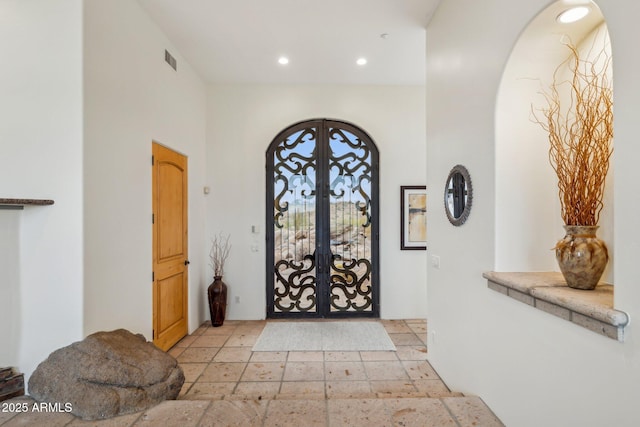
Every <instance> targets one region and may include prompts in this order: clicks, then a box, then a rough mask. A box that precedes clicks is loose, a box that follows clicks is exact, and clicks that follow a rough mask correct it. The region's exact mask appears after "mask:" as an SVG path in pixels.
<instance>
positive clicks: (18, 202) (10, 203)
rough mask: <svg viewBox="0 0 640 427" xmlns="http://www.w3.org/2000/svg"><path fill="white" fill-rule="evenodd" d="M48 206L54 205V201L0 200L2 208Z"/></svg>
mask: <svg viewBox="0 0 640 427" xmlns="http://www.w3.org/2000/svg"><path fill="white" fill-rule="evenodd" d="M27 205H28V206H47V205H53V200H47V199H7V198H4V199H3V198H0V206H27Z"/></svg>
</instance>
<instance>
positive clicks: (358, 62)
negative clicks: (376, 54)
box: [356, 58, 367, 65]
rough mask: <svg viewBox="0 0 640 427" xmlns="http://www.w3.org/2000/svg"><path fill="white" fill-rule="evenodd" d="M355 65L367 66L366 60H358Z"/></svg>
mask: <svg viewBox="0 0 640 427" xmlns="http://www.w3.org/2000/svg"><path fill="white" fill-rule="evenodd" d="M356 64H358V65H367V58H358V60H357V61H356Z"/></svg>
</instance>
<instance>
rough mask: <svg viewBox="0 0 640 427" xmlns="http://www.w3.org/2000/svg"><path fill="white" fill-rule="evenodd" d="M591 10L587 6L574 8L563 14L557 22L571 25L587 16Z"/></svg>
mask: <svg viewBox="0 0 640 427" xmlns="http://www.w3.org/2000/svg"><path fill="white" fill-rule="evenodd" d="M588 13H589V8H588V7H587V6H578V7H572V8H571V9H567V10H565V11H564V12H562V13H561V14H560V15H558V17H557V18H556V20H557V21H558V22H560V23H561V24H570V23H572V22H576V21H579V20H581V19H582V18H584V17H585V16H587V14H588Z"/></svg>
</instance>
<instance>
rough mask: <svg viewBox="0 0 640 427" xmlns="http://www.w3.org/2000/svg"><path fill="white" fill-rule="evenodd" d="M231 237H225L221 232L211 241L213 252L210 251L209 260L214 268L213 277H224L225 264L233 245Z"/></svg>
mask: <svg viewBox="0 0 640 427" xmlns="http://www.w3.org/2000/svg"><path fill="white" fill-rule="evenodd" d="M230 237H231V236H230V235H226V236H225V235H224V234H223V233H222V232H220V233H219V234H218V235H217V236H215V237H213V238H212V239H211V250H210V251H209V258H210V259H211V262H210V264H209V265H211V268H213V275H214V276H220V277H222V276H223V275H224V262H225V261H226V260H227V257H228V256H229V251H230V250H231V244H230V243H229V238H230Z"/></svg>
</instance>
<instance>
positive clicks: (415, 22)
mask: <svg viewBox="0 0 640 427" xmlns="http://www.w3.org/2000/svg"><path fill="white" fill-rule="evenodd" d="M138 2H139V3H140V4H141V5H142V7H143V8H144V9H145V10H146V11H147V12H148V14H149V15H150V16H151V18H152V19H153V20H154V21H155V22H156V23H157V24H158V25H159V27H160V28H161V29H162V30H163V32H164V33H165V34H166V35H167V37H168V38H169V39H170V40H171V42H172V43H173V44H174V45H175V46H176V48H177V49H178V50H179V52H180V54H181V55H182V56H183V57H184V58H185V59H186V61H187V62H189V63H190V64H191V66H192V67H193V68H194V69H195V70H196V72H197V73H198V74H199V75H200V76H201V77H202V79H203V80H204V81H205V82H208V83H269V84H284V83H286V84H392V85H393V84H407V85H414V84H418V85H420V84H424V81H425V28H426V24H427V22H428V20H429V17H430V16H431V14H432V13H433V11H434V10H435V8H436V7H437V4H438V3H439V2H440V0H321V1H320V0H138ZM384 33H386V34H388V36H387V37H386V38H382V37H381V34H384ZM282 55H286V56H287V57H289V60H290V62H289V64H288V65H287V66H282V65H280V64H278V62H277V61H278V58H279V57H280V56H282ZM360 57H365V58H367V60H368V63H367V65H365V66H358V65H356V60H357V59H358V58H360ZM178 67H180V64H178Z"/></svg>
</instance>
